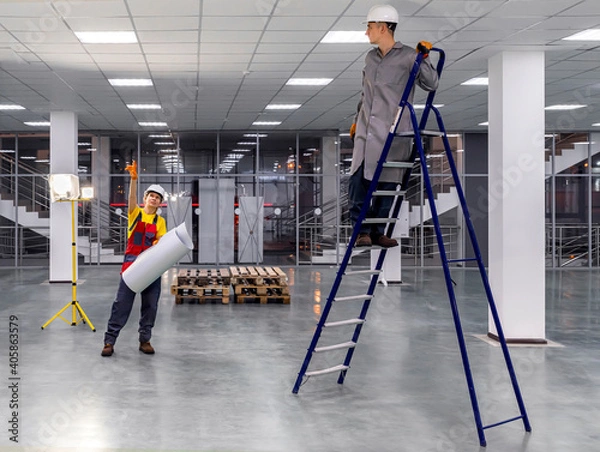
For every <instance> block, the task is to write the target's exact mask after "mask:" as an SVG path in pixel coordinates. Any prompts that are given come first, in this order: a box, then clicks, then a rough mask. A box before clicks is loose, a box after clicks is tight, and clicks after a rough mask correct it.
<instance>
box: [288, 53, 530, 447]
mask: <svg viewBox="0 0 600 452" xmlns="http://www.w3.org/2000/svg"><path fill="white" fill-rule="evenodd" d="M431 51H432V52H436V53H438V54H439V59H438V63H437V68H436V70H437V73H438V76H441V73H442V69H443V67H444V62H445V54H444V51H443V50H441V49H437V48H433V49H431ZM423 57H424V54H423V52H422V51H421V52H419V53H418V55H417V57H416V58H415V62H414V65H413V68H412V70H411V74H410V77H409V79H408V82H407V84H406V87H405V89H404V92H403V94H402V98H401V100H400V103H399V105H398V110H397V114H396V117H395V119H394V123H393V124H392V126H391V128H390V131H389V133H388V137H387V140H386V142H385V145H384V148H383V151H382V154H381V158H380V160H379V162H378V166H377V169H376V171H375V173H374V176H373V180H372V181H371V184H370V186H369V189H368V191H367V195H366V197H365V200H364V203H363V207H362V210H361V212H360V215H359V218H358V220H357V222H356V225H355V227H354V229H353V232H352V236H351V238H350V241H349V244H348V248H347V249H346V253H345V254H344V258H343V259H342V263H341V264H340V267H339V269H338V271H337V274H336V278H335V281H334V282H333V285H332V287H331V291H330V293H329V296H328V297H327V301H326V303H325V306H324V307H323V310H322V313H321V317H320V319H319V321H318V323H317V326H316V329H315V332H314V335H313V338H312V341H311V343H310V346H309V347H308V349H307V353H306V357H305V359H304V362H303V363H302V366H301V368H300V372H298V377H297V379H296V382H295V384H294V388H293V390H292V392H293V393H294V394H297V393H298V391H299V390H300V387H301V386H302V385H303V384H304V383H306V381H307V380H308V379H309V378H310V377H313V376H320V375H326V374H330V373H338V374H339V375H338V381H337V382H338V383H339V384H343V383H344V379H345V378H346V374H347V373H348V370H349V369H350V363H351V361H352V357H353V355H354V350H355V348H356V345H357V343H358V339H359V337H360V333H361V331H362V327H363V325H364V324H365V322H366V318H367V312H368V310H369V306H370V304H371V300H372V299H373V298H374V293H375V289H376V287H377V282H378V280H379V275H380V274H381V273H382V268H383V263H384V260H385V256H386V252H387V250H386V249H385V248H381V247H378V246H372V247H364V248H363V247H361V250H370V249H380V250H381V251H380V253H379V258H378V259H377V263H376V265H375V267H374V268H373V269H372V270H358V271H349V270H348V264H349V262H350V259H351V257H352V255H353V251H354V245H355V242H356V239H357V237H358V234H359V232H360V226H361V224H365V223H386V224H387V226H386V230H385V235H386V236H388V237H391V235H392V233H393V231H394V225H395V223H396V219H397V218H398V213H399V212H400V207H401V204H402V201H403V199H404V196H405V194H406V188H407V186H408V182H409V179H410V173H411V170H412V168H413V165H414V163H415V160H416V159H417V158H418V159H419V163H420V166H421V171H422V176H423V180H424V182H425V187H426V191H427V198H428V200H429V205H430V208H431V214H432V221H433V224H434V229H435V234H436V237H437V243H438V248H439V252H440V258H441V261H442V266H443V269H444V277H445V282H446V289H447V291H448V296H449V299H450V307H451V310H452V318H453V320H454V325H455V328H456V335H457V338H458V345H459V348H460V354H461V357H462V363H463V370H464V373H465V377H466V380H467V387H468V390H469V396H470V399H471V406H472V408H473V415H474V418H475V424H476V427H477V434H478V437H479V443H480V445H481V446H485V445H486V439H485V430H486V429H489V428H492V427H496V426H499V425H503V424H506V423H509V422H512V421H517V420H519V419H521V420H522V421H523V426H524V428H525V430H526V431H527V432H530V431H531V425H530V423H529V418H528V416H527V412H526V410H525V404H524V402H523V398H522V396H521V391H520V389H519V383H518V381H517V376H516V374H515V369H514V367H513V364H512V359H511V357H510V352H509V350H508V346H507V344H506V338H505V336H504V332H503V329H502V325H501V322H500V317H499V315H498V310H497V308H496V304H495V302H494V297H493V295H492V291H491V288H490V285H489V280H488V277H487V272H486V269H485V266H484V264H483V259H482V257H481V252H480V249H479V244H478V242H477V237H476V235H475V230H474V228H473V224H472V222H471V218H470V215H469V210H468V208H467V202H466V200H465V196H464V192H463V190H462V186H461V184H460V179H459V175H458V172H457V170H456V165H455V163H454V158H453V157H452V151H451V148H450V143H449V141H448V137H447V134H446V130H445V127H444V123H443V121H442V117H441V115H440V112H439V110H438V109H437V108H436V107H434V106H433V99H434V97H435V91H431V92H430V93H429V95H428V97H427V102H426V104H425V108H424V110H423V113H422V115H421V120H420V122H419V121H418V120H417V116H416V114H415V110H414V107H413V106H412V105H411V104H410V103H409V102H408V98H409V95H410V92H411V90H412V88H413V86H414V83H415V79H416V76H417V74H418V72H419V67H420V65H421V62H422V60H423ZM406 111H408V114H409V115H410V118H411V123H412V127H413V131H411V132H399V133H398V132H397V128H398V124H399V123H400V118H401V117H402V115H403V114H404V113H405V112H406ZM430 112H433V113H434V115H435V117H436V120H437V125H438V130H437V131H428V130H425V126H426V124H427V120H428V116H429V113H430ZM432 136H433V137H440V138H442V140H443V143H444V148H445V153H446V158H447V159H448V163H449V166H450V170H451V172H452V177H453V179H454V184H455V186H456V191H457V195H458V197H459V200H460V205H461V208H462V212H463V215H464V219H465V224H466V225H467V229H468V233H469V238H470V240H471V245H472V247H473V250H474V254H475V257H473V258H467V259H448V257H447V255H446V250H445V246H444V240H443V236H442V232H441V228H440V223H439V219H438V215H437V210H436V206H435V197H434V194H433V189H432V187H431V181H430V179H429V172H428V170H427V161H426V157H425V151H424V150H423V142H422V138H423V137H432ZM396 137H405V138H413V139H414V145H413V151H412V155H411V158H410V159H409V160H408V161H407V162H386V159H387V156H388V153H389V150H390V147H391V144H392V141H393V140H394V138H396ZM384 168H403V169H405V171H404V176H403V178H402V182H401V184H400V189H399V190H395V191H394V190H386V191H378V190H377V183H378V180H379V177H380V176H381V172H382V170H383V169H384ZM374 196H393V197H394V204H393V207H392V209H390V216H389V218H366V215H367V210H368V207H369V204H370V202H371V200H372V198H373V197H374ZM469 261H473V262H477V266H478V268H479V273H480V275H481V280H482V283H483V286H484V288H485V293H486V296H487V301H488V306H489V310H490V312H491V314H492V318H493V321H494V325H495V327H496V332H497V336H498V341H499V342H500V345H501V348H502V353H503V355H504V360H505V362H506V367H507V370H508V374H509V376H510V381H511V384H512V388H513V391H514V393H515V397H516V401H517V405H518V408H519V411H520V414H519V415H518V416H515V417H512V418H510V419H506V420H503V421H500V422H495V423H493V424H489V425H484V424H483V423H482V420H481V413H480V410H479V403H478V401H477V394H476V391H475V383H474V381H473V375H472V372H471V366H470V363H469V356H468V352H467V346H466V343H465V337H464V333H463V329H462V325H461V320H460V314H459V311H458V306H457V303H456V295H455V292H454V286H453V284H454V282H453V280H452V277H451V274H450V267H449V265H450V264H451V263H459V262H461V263H462V262H469ZM359 275H366V276H369V277H370V282H369V286H368V289H367V292H366V293H365V294H360V295H352V296H344V297H338V296H337V293H338V290H339V289H340V287H341V285H342V281H343V279H344V277H345V276H350V277H351V278H353V277H354V276H359ZM351 301H358V302H361V301H362V307H361V309H360V313H359V315H358V317H356V318H351V319H347V320H340V321H332V322H328V320H327V319H328V317H329V314H330V312H331V310H332V308H333V306H334V305H335V304H337V303H340V302H351ZM337 327H340V328H345V327H346V328H348V327H353V329H354V331H353V333H352V338H351V339H350V340H349V341H347V342H341V343H338V344H333V345H326V346H320V347H318V346H317V345H318V342H319V339H320V338H321V334H322V333H323V331H324V330H330V329H332V328H337ZM334 350H346V353H345V359H344V360H343V362H342V363H341V364H337V365H334V366H332V367H328V368H325V369H319V370H311V371H309V370H308V368H309V365H310V362H311V359H312V357H313V354H319V353H326V352H330V351H334Z"/></svg>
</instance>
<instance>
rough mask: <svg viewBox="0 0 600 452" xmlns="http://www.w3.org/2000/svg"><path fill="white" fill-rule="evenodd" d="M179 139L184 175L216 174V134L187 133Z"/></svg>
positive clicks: (182, 134)
mask: <svg viewBox="0 0 600 452" xmlns="http://www.w3.org/2000/svg"><path fill="white" fill-rule="evenodd" d="M178 137H179V157H180V160H181V164H182V166H183V173H185V174H198V175H201V174H214V173H215V172H216V168H217V134H216V133H196V132H185V133H180V134H178ZM221 152H222V151H221ZM171 157H172V156H171Z"/></svg>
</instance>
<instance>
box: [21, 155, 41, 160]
mask: <svg viewBox="0 0 600 452" xmlns="http://www.w3.org/2000/svg"><path fill="white" fill-rule="evenodd" d="M19 158H20V159H21V160H35V159H37V157H35V156H33V155H23V156H21V157H19Z"/></svg>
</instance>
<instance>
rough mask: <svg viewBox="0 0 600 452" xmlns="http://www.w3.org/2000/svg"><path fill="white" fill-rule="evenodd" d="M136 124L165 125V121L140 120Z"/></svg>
mask: <svg viewBox="0 0 600 452" xmlns="http://www.w3.org/2000/svg"><path fill="white" fill-rule="evenodd" d="M138 124H139V125H140V126H142V127H167V123H166V122H162V121H140V122H138Z"/></svg>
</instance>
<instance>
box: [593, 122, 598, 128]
mask: <svg viewBox="0 0 600 452" xmlns="http://www.w3.org/2000/svg"><path fill="white" fill-rule="evenodd" d="M592 127H600V122H596V123H594V124H592Z"/></svg>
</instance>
